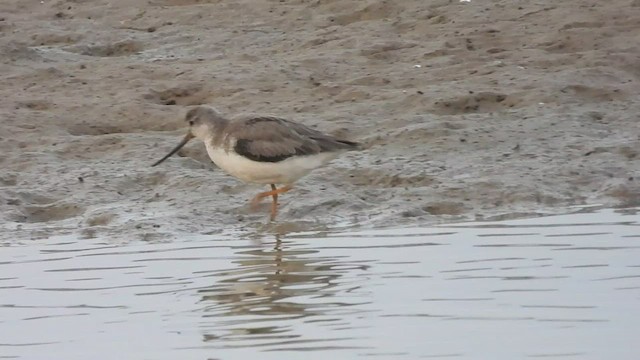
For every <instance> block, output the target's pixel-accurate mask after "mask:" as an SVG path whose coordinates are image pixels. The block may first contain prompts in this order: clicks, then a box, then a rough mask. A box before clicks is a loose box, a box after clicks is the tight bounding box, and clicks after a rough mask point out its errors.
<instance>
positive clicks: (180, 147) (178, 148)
mask: <svg viewBox="0 0 640 360" xmlns="http://www.w3.org/2000/svg"><path fill="white" fill-rule="evenodd" d="M193 138H194V136H193V134H191V131H189V132H188V133H187V135H185V137H184V138H183V139H182V141H180V144H178V146H176V147H175V148H173V150H171V152H169V153H168V154H167V155H165V156H164V157H163V158H162V159H160V160H158V161H156V162H155V163H153V165H151V166H152V167H153V166H156V165H158V164H160V163H161V162H163V161H165V160H167V159H168V158H170V157H171V155H173V154H175V153H177V152H178V150H180V149H182V147H183V146H185V145H187V143H188V142H189V140H191V139H193Z"/></svg>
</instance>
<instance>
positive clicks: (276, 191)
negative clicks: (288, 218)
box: [251, 184, 292, 220]
mask: <svg viewBox="0 0 640 360" xmlns="http://www.w3.org/2000/svg"><path fill="white" fill-rule="evenodd" d="M291 188H292V186H291V185H285V186H283V187H281V188H280V189H278V188H276V186H275V185H274V184H271V191H265V192H261V193H259V194H258V195H256V196H255V197H254V198H253V200H251V208H252V209H254V210H255V209H256V208H257V207H258V204H260V201H261V200H262V199H264V198H266V197H268V196H271V197H273V203H272V204H271V220H274V219H275V218H276V214H277V213H278V194H282V193H285V192H287V191H289V190H291Z"/></svg>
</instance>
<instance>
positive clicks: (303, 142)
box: [186, 106, 359, 162]
mask: <svg viewBox="0 0 640 360" xmlns="http://www.w3.org/2000/svg"><path fill="white" fill-rule="evenodd" d="M186 121H187V122H189V125H191V126H194V125H195V126H197V125H198V122H202V121H206V122H208V124H207V125H208V126H212V127H213V130H214V131H213V133H214V134H216V136H214V138H213V142H214V145H215V146H222V147H223V148H224V149H225V150H226V151H229V150H231V149H233V151H235V152H236V153H237V154H238V155H241V156H244V157H246V158H248V159H250V160H253V161H259V162H279V161H283V160H285V159H287V158H290V157H292V156H306V155H315V154H319V153H323V152H340V151H346V150H355V149H357V148H358V147H359V144H358V143H355V142H352V141H347V140H341V139H338V138H335V137H333V136H330V135H327V134H324V133H322V132H320V131H318V130H314V129H311V128H309V127H307V126H305V125H302V124H300V123H296V122H293V121H290V120H286V119H282V118H279V117H274V116H242V117H238V118H235V119H233V120H228V119H226V118H224V117H223V116H222V115H220V114H219V113H218V112H217V111H216V110H215V109H213V108H209V107H203V106H199V107H197V108H194V109H191V110H189V112H188V113H187V116H186Z"/></svg>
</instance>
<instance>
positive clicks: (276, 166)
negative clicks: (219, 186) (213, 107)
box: [205, 141, 338, 184]
mask: <svg viewBox="0 0 640 360" xmlns="http://www.w3.org/2000/svg"><path fill="white" fill-rule="evenodd" d="M205 145H206V147H207V153H208V154H209V157H210V158H211V160H213V162H214V163H215V164H216V165H217V166H218V167H219V168H221V169H222V170H224V171H225V172H227V173H229V174H230V175H232V176H234V177H236V178H238V179H240V180H242V181H244V182H250V183H257V184H291V183H293V182H294V181H296V180H298V179H299V178H301V177H303V176H305V175H307V174H308V173H309V172H310V171H311V170H313V169H315V168H317V167H320V166H322V165H324V164H326V163H328V162H329V161H331V160H333V159H334V158H335V157H336V156H338V153H337V152H327V153H320V154H316V155H307V156H293V157H290V158H288V159H285V160H283V161H280V162H260V161H253V160H249V159H247V158H245V157H244V156H240V155H238V154H236V153H235V152H233V151H229V152H226V151H225V150H224V149H222V148H219V147H215V146H213V144H211V142H210V141H207V142H205Z"/></svg>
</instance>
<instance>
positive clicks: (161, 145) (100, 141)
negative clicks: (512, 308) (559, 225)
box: [0, 0, 640, 241]
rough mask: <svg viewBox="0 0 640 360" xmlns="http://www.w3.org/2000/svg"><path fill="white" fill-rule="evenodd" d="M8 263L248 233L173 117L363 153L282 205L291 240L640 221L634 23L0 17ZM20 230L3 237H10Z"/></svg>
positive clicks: (421, 5)
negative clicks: (314, 235)
mask: <svg viewBox="0 0 640 360" xmlns="http://www.w3.org/2000/svg"><path fill="white" fill-rule="evenodd" d="M0 14H2V15H1V20H0V73H1V74H2V78H3V79H2V80H3V86H2V87H0V95H1V96H0V104H1V106H0V117H1V119H2V121H1V122H0V166H1V168H2V171H1V172H0V211H1V215H0V216H1V222H2V224H3V226H2V229H3V230H2V235H1V237H2V238H3V239H5V240H6V241H13V240H12V239H15V238H16V236H17V237H18V238H25V239H28V238H31V237H42V236H47V235H49V234H53V233H65V232H68V233H78V234H81V235H82V236H86V237H94V236H102V235H104V236H111V237H112V238H117V239H122V240H123V241H127V240H131V239H145V240H150V241H151V240H158V241H161V240H163V239H166V238H171V237H173V236H175V234H176V233H180V232H184V231H187V232H213V233H215V232H219V231H223V229H224V228H226V229H236V230H242V229H245V228H255V227H256V226H261V224H263V223H264V222H266V220H267V218H268V216H267V214H266V212H267V207H266V205H265V213H251V212H249V210H248V206H247V205H248V199H250V198H251V197H252V196H253V195H254V194H255V193H256V192H257V191H261V190H262V188H260V187H256V186H251V185H244V184H241V183H239V182H238V181H236V180H235V179H233V178H231V177H229V176H227V175H225V174H224V173H222V172H221V171H219V170H218V169H217V168H216V167H215V166H214V165H212V164H211V163H210V162H209V161H208V158H207V157H206V154H205V152H204V148H203V146H202V144H196V143H194V144H191V145H189V147H188V148H187V149H186V150H185V151H183V152H182V153H181V155H182V157H174V158H172V159H171V160H170V161H167V162H165V163H164V164H163V165H162V166H161V167H158V168H151V167H150V166H149V165H150V164H151V163H153V162H154V161H155V160H157V159H158V158H159V157H160V156H162V155H163V154H164V153H165V152H166V151H168V150H169V149H170V148H171V147H172V146H174V145H175V144H176V142H177V141H178V140H179V138H180V136H181V135H182V133H183V131H181V129H182V127H183V123H182V116H183V115H184V113H185V111H186V109H187V107H188V106H190V105H197V104H211V105H214V106H216V107H217V108H219V109H220V110H221V111H223V112H224V113H227V114H236V113H240V112H243V113H244V112H251V113H261V114H273V115H278V116H283V117H287V118H290V119H294V120H297V121H301V122H304V123H305V124H308V125H312V126H315V127H317V128H319V129H322V130H324V131H327V132H329V133H333V134H338V135H340V136H343V137H346V138H349V139H353V140H357V141H361V142H363V143H365V145H366V146H365V147H366V149H365V150H364V151H362V152H360V153H349V154H347V155H345V156H343V157H341V158H340V159H338V160H336V161H335V162H333V163H332V165H331V166H328V167H326V168H323V169H321V170H318V171H316V172H314V173H312V175H310V176H309V177H307V178H305V179H303V180H302V181H301V182H300V183H299V184H298V186H297V188H296V190H295V191H294V192H291V193H289V194H287V195H286V196H283V197H282V199H281V203H282V211H281V214H280V219H281V220H282V221H283V222H285V223H287V224H288V225H286V226H291V227H293V228H302V229H304V228H306V227H310V226H312V227H322V226H340V225H348V224H362V225H365V226H392V225H403V224H417V223H420V224H426V223H431V222H441V221H450V220H459V219H476V218H487V217H491V216H496V215H503V214H511V215H509V216H519V215H527V214H536V213H550V212H562V211H565V210H566V209H567V208H568V207H571V206H576V205H592V204H603V205H607V206H621V205H637V204H638V203H639V202H640V186H639V184H638V178H639V177H640V170H639V169H640V160H639V157H638V152H639V151H640V125H639V121H638V115H637V114H638V113H639V111H638V110H639V109H640V106H639V105H638V97H637V94H638V93H639V92H640V85H639V82H638V80H639V76H640V68H639V67H638V62H639V60H640V45H638V43H637V41H636V40H637V38H638V35H640V34H639V30H638V27H637V19H638V17H639V16H640V3H638V1H631V0H624V1H623V0H616V1H612V2H608V3H607V4H604V3H603V2H599V1H595V0H594V1H577V0H572V1H563V2H561V3H558V2H555V1H538V2H535V3H531V2H525V1H518V2H513V1H493V2H491V3H486V2H482V1H471V2H468V3H467V2H463V3H461V2H457V1H431V2H424V1H418V0H416V1H403V2H401V3H397V2H391V1H372V0H370V1H288V2H280V1H234V2H224V1H204V0H203V1H189V0H157V1H142V0H137V1H130V0H126V1H125V0H117V1H101V0H95V1H86V2H81V1H43V2H41V1H31V0H29V1H25V0H6V1H3V2H2V4H0ZM15 229H19V232H18V233H17V234H18V235H14V233H13V231H14V230H15Z"/></svg>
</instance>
